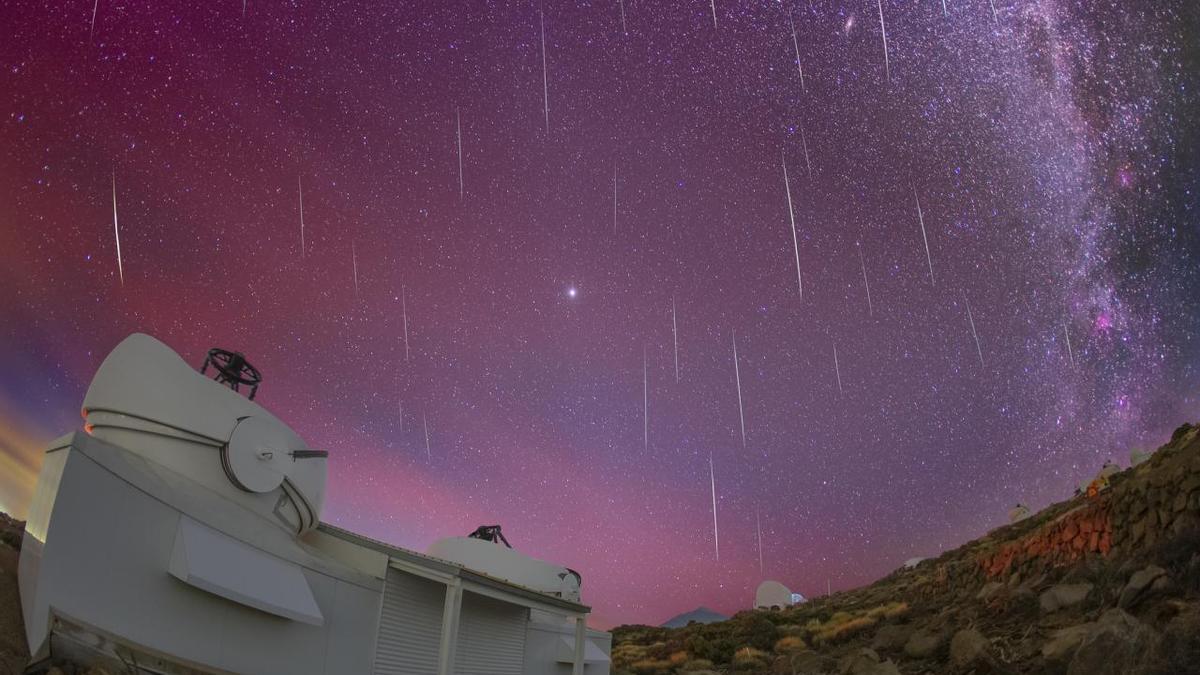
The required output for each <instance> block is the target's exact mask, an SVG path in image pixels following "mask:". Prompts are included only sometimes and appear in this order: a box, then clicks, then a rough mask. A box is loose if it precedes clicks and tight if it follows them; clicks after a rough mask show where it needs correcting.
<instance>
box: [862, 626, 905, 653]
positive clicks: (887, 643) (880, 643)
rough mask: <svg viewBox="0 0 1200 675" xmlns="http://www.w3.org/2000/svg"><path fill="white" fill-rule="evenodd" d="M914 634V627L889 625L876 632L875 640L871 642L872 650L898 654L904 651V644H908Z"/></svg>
mask: <svg viewBox="0 0 1200 675" xmlns="http://www.w3.org/2000/svg"><path fill="white" fill-rule="evenodd" d="M912 633H913V628H912V626H905V625H902V624H888V625H886V626H883V627H881V628H880V629H879V630H877V631H875V638H874V639H872V640H871V648H872V649H875V650H877V651H885V652H898V651H900V650H901V649H904V643H906V642H908V638H910V637H912Z"/></svg>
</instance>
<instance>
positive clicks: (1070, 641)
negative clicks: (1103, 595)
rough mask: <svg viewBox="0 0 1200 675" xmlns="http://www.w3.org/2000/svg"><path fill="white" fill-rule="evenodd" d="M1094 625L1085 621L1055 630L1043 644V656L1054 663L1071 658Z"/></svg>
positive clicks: (1063, 661)
mask: <svg viewBox="0 0 1200 675" xmlns="http://www.w3.org/2000/svg"><path fill="white" fill-rule="evenodd" d="M1094 625H1095V624H1092V623H1084V624H1080V625H1078V626H1071V627H1070V628H1063V629H1060V630H1056V631H1054V634H1052V635H1051V636H1050V639H1049V640H1047V641H1046V644H1044V645H1042V658H1043V659H1045V660H1047V661H1049V662H1052V663H1065V662H1066V661H1068V660H1070V658H1071V657H1072V656H1074V655H1075V650H1076V649H1077V648H1078V647H1079V645H1080V644H1082V643H1083V640H1084V638H1086V637H1087V635H1088V633H1089V632H1091V630H1092V627H1093V626H1094Z"/></svg>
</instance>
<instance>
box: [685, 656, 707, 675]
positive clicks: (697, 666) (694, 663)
mask: <svg viewBox="0 0 1200 675" xmlns="http://www.w3.org/2000/svg"><path fill="white" fill-rule="evenodd" d="M712 669H713V662H712V661H709V660H708V659H692V660H691V661H688V662H687V663H685V664H683V668H681V669H680V670H681V671H682V672H685V673H687V672H691V671H696V670H712Z"/></svg>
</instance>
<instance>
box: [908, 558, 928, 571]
mask: <svg viewBox="0 0 1200 675" xmlns="http://www.w3.org/2000/svg"><path fill="white" fill-rule="evenodd" d="M925 560H926V559H925V558H909V559H908V560H905V561H904V569H907V570H911V569H912V568H914V567H916V566H917V565H920V564H921V563H923V562H925Z"/></svg>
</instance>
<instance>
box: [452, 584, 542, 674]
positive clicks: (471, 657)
mask: <svg viewBox="0 0 1200 675" xmlns="http://www.w3.org/2000/svg"><path fill="white" fill-rule="evenodd" d="M460 621H461V624H460V626H459V635H458V658H457V659H455V662H454V672H455V674H456V675H521V673H522V669H523V667H524V663H525V632H526V627H527V624H528V623H529V610H528V609H526V608H525V607H522V606H520V605H514V604H511V603H507V602H502V601H500V600H496V599H493V598H489V597H485V596H482V595H476V594H475V593H470V592H467V593H463V602H462V619H461V620H460Z"/></svg>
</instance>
